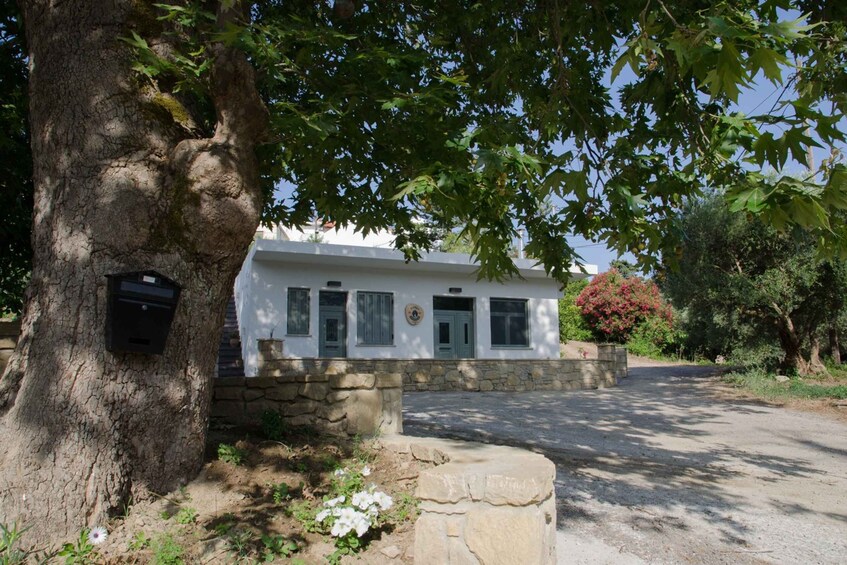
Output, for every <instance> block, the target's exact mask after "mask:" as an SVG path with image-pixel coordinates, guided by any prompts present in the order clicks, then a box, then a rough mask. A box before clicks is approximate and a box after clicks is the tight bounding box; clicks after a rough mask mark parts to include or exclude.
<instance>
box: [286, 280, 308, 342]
mask: <svg viewBox="0 0 847 565" xmlns="http://www.w3.org/2000/svg"><path fill="white" fill-rule="evenodd" d="M286 333H288V335H309V289H308V288H289V289H288V328H287V332H286Z"/></svg>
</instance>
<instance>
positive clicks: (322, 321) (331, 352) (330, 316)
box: [318, 291, 347, 357]
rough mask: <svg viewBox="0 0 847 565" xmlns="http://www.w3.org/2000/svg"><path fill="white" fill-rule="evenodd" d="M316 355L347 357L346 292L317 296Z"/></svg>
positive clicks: (322, 293)
mask: <svg viewBox="0 0 847 565" xmlns="http://www.w3.org/2000/svg"><path fill="white" fill-rule="evenodd" d="M318 328H319V330H318V356H319V357H347V293H346V292H331V291H321V292H320V294H319V296H318Z"/></svg>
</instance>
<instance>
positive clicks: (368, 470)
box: [362, 465, 371, 477]
mask: <svg viewBox="0 0 847 565" xmlns="http://www.w3.org/2000/svg"><path fill="white" fill-rule="evenodd" d="M370 474H371V468H370V467H368V466H367V465H365V466H364V467H362V476H363V477H367V476H369V475H370Z"/></svg>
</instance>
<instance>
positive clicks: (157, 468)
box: [0, 0, 265, 543]
mask: <svg viewBox="0 0 847 565" xmlns="http://www.w3.org/2000/svg"><path fill="white" fill-rule="evenodd" d="M139 6H140V8H139ZM22 7H23V9H24V14H25V21H26V29H27V41H28V44H29V45H28V48H29V56H30V65H31V75H30V77H31V78H30V93H31V98H30V100H31V131H32V144H33V156H34V164H35V167H34V182H35V212H34V233H33V251H34V261H33V263H34V264H33V272H32V280H31V284H30V287H29V289H28V302H27V305H26V308H25V313H24V316H23V324H22V333H21V337H20V341H19V344H18V348H17V350H16V352H15V354H14V356H13V357H12V359H11V361H10V363H9V366H8V368H7V370H6V373H5V374H4V375H3V376H2V380H0V437H2V438H3V449H2V450H0V523H7V524H11V523H12V522H14V521H18V523H20V524H22V525H24V526H29V527H32V528H33V529H32V530H31V531H30V532H29V533H28V534H27V537H28V539H29V540H31V541H37V542H38V543H55V542H57V541H62V540H67V539H68V538H70V537H74V536H75V535H78V532H79V530H80V529H81V528H83V527H86V526H93V525H96V524H103V523H104V522H105V520H106V518H107V517H108V516H109V515H111V514H113V513H114V512H115V511H117V510H119V509H120V508H121V507H122V506H123V505H125V504H127V503H128V502H129V500H130V497H135V498H136V499H143V498H144V497H145V496H147V495H148V493H150V492H166V491H168V490H170V489H173V488H174V487H176V486H178V485H179V484H182V483H184V482H185V481H187V480H189V479H190V478H191V477H192V476H193V475H194V474H196V472H197V471H198V469H199V466H200V465H201V463H202V457H203V450H204V444H205V437H206V425H207V419H208V409H209V404H210V390H211V379H212V377H213V375H214V370H215V369H214V365H215V359H216V350H217V343H218V339H219V333H220V328H221V325H222V320H223V315H224V309H225V303H226V300H227V298H228V296H229V294H230V292H231V289H232V282H233V279H234V277H235V275H236V273H237V271H238V268H239V266H240V265H241V262H242V261H243V259H244V256H245V254H246V250H247V246H248V245H249V243H250V241H251V238H252V236H253V233H254V232H255V229H256V226H257V224H258V220H259V213H260V206H261V203H260V195H259V188H258V173H257V171H258V165H257V161H256V158H255V155H254V143H255V140H256V139H257V137H258V136H259V135H260V134H261V133H262V131H263V126H264V118H265V113H264V108H263V106H262V104H261V102H260V100H259V98H258V95H257V94H256V91H255V88H254V83H253V75H252V71H251V69H250V68H249V65H248V64H247V62H246V60H244V58H243V57H241V56H239V55H238V54H236V53H233V52H230V51H228V50H226V49H223V48H221V49H219V50H218V51H217V52H216V61H215V64H214V73H213V74H214V81H213V82H214V92H213V102H214V104H215V107H216V109H217V119H218V121H217V127H216V130H215V133H214V136H212V137H210V138H207V139H194V138H191V137H190V134H189V133H187V131H186V130H185V129H184V128H181V127H180V126H179V124H177V123H175V122H174V120H173V119H172V117H171V116H170V115H169V114H167V113H165V112H163V111H162V108H161V107H159V106H156V104H155V103H154V102H155V99H156V97H155V96H154V97H151V96H150V92H149V90H145V89H142V88H141V87H140V85H139V84H138V80H139V79H138V78H137V77H135V76H134V75H133V73H132V71H131V69H130V65H131V63H132V54H131V53H130V52H129V50H128V48H127V47H126V46H125V45H124V44H123V43H122V42H121V41H119V38H120V37H126V36H128V35H129V34H130V30H131V29H133V27H132V25H133V24H132V22H133V21H137V19H136V18H137V16H138V15H137V14H135V13H134V12H133V10H134V9H144V10H146V9H147V8H146V7H144V3H141V2H135V1H134V0H117V1H114V2H111V3H108V4H104V3H97V2H94V3H91V2H82V1H81V0H80V1H75V0H68V1H66V2H48V1H46V0H44V1H36V0H33V1H30V2H24V3H23V6H22ZM148 17H149V16H148ZM148 89H149V87H148ZM147 269H154V270H156V271H159V272H161V273H162V274H164V275H166V276H168V277H169V278H171V279H173V280H175V281H176V282H177V283H178V284H180V285H181V286H182V287H183V292H182V295H181V297H180V300H179V304H178V307H177V311H176V317H175V319H174V322H173V325H172V328H171V332H170V335H169V337H168V340H167V344H166V349H165V352H164V354H163V355H142V354H136V353H121V352H114V353H111V352H107V351H106V350H105V348H104V324H105V313H106V275H107V274H110V273H120V272H126V271H138V270H147Z"/></svg>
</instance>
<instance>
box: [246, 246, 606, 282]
mask: <svg viewBox="0 0 847 565" xmlns="http://www.w3.org/2000/svg"><path fill="white" fill-rule="evenodd" d="M250 253H251V257H252V259H253V260H254V261H260V262H263V263H274V262H280V263H301V264H318V265H332V266H338V267H342V266H343V267H354V268H355V267H359V268H361V267H370V268H376V269H405V270H408V271H428V272H446V273H468V274H471V273H473V272H475V271H476V270H477V268H478V267H479V263H477V262H476V261H473V260H472V258H471V256H470V255H467V254H464V253H441V252H438V251H432V252H429V253H422V254H421V258H420V259H418V260H417V261H409V262H408V263H407V262H406V258H405V256H404V255H403V253H402V252H401V251H398V250H396V249H385V248H381V247H360V246H355V245H333V244H329V243H310V242H303V241H284V240H277V239H259V240H256V242H255V243H254V245H253V249H252V250H251V251H250ZM514 262H515V266H516V267H517V268H518V272H519V273H520V274H521V276H522V277H524V278H525V279H540V278H548V276H547V273H546V272H545V271H544V267H543V265H541V264H539V263H538V262H537V261H535V260H534V259H514ZM583 268H584V269H585V272H583V271H582V270H580V268H579V267H577V266H575V265H574V266H571V269H570V272H571V274H572V275H573V277H574V278H575V279H581V278H585V277H588V276H591V275H596V274H597V265H584V266H583Z"/></svg>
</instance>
